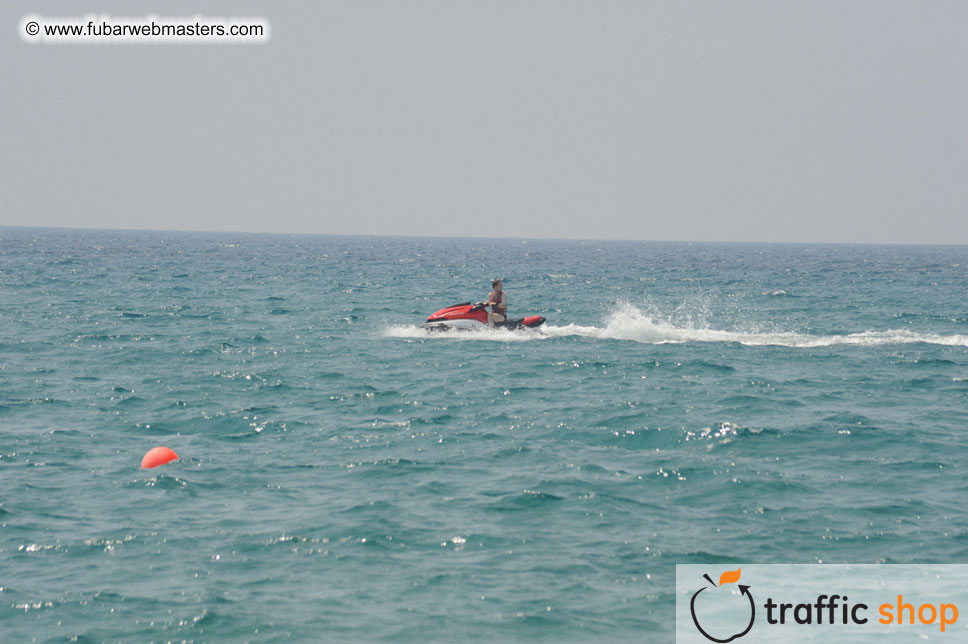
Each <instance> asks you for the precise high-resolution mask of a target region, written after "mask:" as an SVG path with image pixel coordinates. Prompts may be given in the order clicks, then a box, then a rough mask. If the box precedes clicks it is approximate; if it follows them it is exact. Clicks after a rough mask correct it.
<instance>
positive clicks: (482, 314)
mask: <svg viewBox="0 0 968 644" xmlns="http://www.w3.org/2000/svg"><path fill="white" fill-rule="evenodd" d="M484 307H485V304H484V303H483V302H478V303H477V304H471V303H470V302H464V303H462V304H455V305H453V306H448V307H447V308H445V309H440V310H439V311H437V312H436V313H434V314H433V315H431V316H430V317H429V318H427V321H426V322H424V323H423V324H422V325H421V328H424V329H428V330H430V331H450V330H452V329H455V330H463V331H471V330H474V329H486V328H487V311H486V310H485V308H484ZM544 323H545V319H544V316H542V315H529V316H528V317H526V318H511V319H508V320H506V321H504V322H498V323H497V324H495V325H494V326H495V327H496V328H502V329H536V328H538V327H539V326H541V325H542V324H544Z"/></svg>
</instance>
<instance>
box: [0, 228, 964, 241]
mask: <svg viewBox="0 0 968 644" xmlns="http://www.w3.org/2000/svg"><path fill="white" fill-rule="evenodd" d="M3 229H19V230H64V231H71V230H78V231H81V230H83V231H100V232H129V233H137V232H141V233H176V234H191V233H195V234H201V235H217V234H221V235H266V236H269V235H275V236H298V237H372V238H393V239H467V240H477V239H479V240H492V241H498V240H506V241H573V242H582V241H587V242H641V243H663V244H765V245H791V246H796V245H800V246H805V245H813V246H943V247H951V246H959V247H961V246H968V242H966V243H961V242H954V243H952V242H949V243H939V242H858V241H764V240H759V241H745V240H721V239H720V240H716V239H642V238H618V237H536V236H519V237H507V236H496V235H490V236H459V235H402V234H397V233H387V234H375V233H316V232H276V231H252V230H210V229H178V228H116V227H110V226H48V225H42V224H41V225H29V226H25V225H17V224H0V230H3Z"/></svg>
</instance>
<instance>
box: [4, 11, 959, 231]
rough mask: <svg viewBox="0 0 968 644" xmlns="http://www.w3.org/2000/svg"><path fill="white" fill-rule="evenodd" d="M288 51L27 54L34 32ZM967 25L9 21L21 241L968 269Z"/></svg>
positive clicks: (7, 197)
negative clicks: (347, 243)
mask: <svg viewBox="0 0 968 644" xmlns="http://www.w3.org/2000/svg"><path fill="white" fill-rule="evenodd" d="M87 13H97V14H101V13H105V14H110V15H114V16H143V15H147V14H151V13H157V14H161V15H164V16H182V15H193V14H202V15H206V16H245V15H250V16H261V17H264V18H265V19H266V20H268V21H269V22H270V23H271V26H272V35H271V40H270V41H269V42H268V43H267V44H264V45H223V44H212V45H175V44H167V45H120V44H110V45H108V44H101V45H80V44H75V45H49V44H48V45H43V44H28V43H25V42H24V41H23V40H22V39H21V37H20V34H19V32H18V24H19V23H20V21H21V19H22V18H23V16H24V15H26V14H40V15H41V16H80V15H84V14H87ZM966 204H968V3H966V2H962V1H960V0H958V1H955V0H952V1H943V0H939V1H933V2H923V1H920V0H918V1H914V0H911V1H908V2H897V1H891V0H878V1H861V0H857V1H854V0H852V1H846V2H845V1H836V2H834V1H829V0H828V1H824V0H789V1H782V2H778V1H776V0H766V1H753V0H739V1H736V2H721V1H718V0H695V1H673V0H669V1H663V2H655V1H648V0H638V1H634V2H624V1H620V0H603V1H601V2H592V1H584V2H576V1H573V0H546V1H537V0H513V1H506V0H487V1H485V0H479V1H476V2H470V1H466V0H464V1H462V0H440V1H436V2H427V1H422V0H411V1H390V0H383V1H379V2H377V1H366V0H353V1H349V0H347V1H339V2H327V1H306V2H295V1H293V2H244V1H232V2H224V1H219V2H211V1H208V2H206V1H203V0H198V1H195V2H183V1H178V0H174V1H173V0H166V1H165V2H141V1H140V0H123V1H103V0H101V1H99V0H80V1H77V0H74V1H68V2H65V1H56V0H45V1H43V2H40V1H36V0H35V1H33V2H25V1H23V0H5V2H3V3H2V6H0V225H7V226H58V227H85V228H86V227H92V228H133V229H166V230H167V229H172V230H225V231H247V232H248V231H251V232H287V233H324V234H375V235H419V236H425V235H433V236H460V237H520V238H536V237H537V238H592V239H643V240H689V241H763V242H811V243H816V242H847V243H957V244H966V243H968V216H966Z"/></svg>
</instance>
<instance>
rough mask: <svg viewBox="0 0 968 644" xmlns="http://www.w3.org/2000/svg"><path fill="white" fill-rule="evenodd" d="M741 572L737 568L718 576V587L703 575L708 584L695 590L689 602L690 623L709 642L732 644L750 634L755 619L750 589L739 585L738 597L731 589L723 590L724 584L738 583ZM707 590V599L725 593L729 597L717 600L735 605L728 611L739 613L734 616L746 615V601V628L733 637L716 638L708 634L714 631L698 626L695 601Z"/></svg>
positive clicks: (754, 605) (754, 606) (754, 604)
mask: <svg viewBox="0 0 968 644" xmlns="http://www.w3.org/2000/svg"><path fill="white" fill-rule="evenodd" d="M741 570H742V568H737V569H736V570H727V571H726V572H724V573H723V574H721V575H720V576H719V584H718V585H717V584H716V583H715V582H713V580H712V579H711V578H710V577H709V575H706V574H704V575H703V578H705V579H706V581H708V582H709V584H707V585H705V586H703V587H702V588H700V589H699V590H697V591H696V594H694V595H693V596H692V599H691V600H690V601H689V612H690V613H692V623H693V624H694V625H695V626H696V629H697V630H698V631H699V632H700V633H702V636H703V637H705V638H706V639H707V640H709V641H710V642H718V643H719V644H725V643H726V642H732V641H733V640H735V639H737V638H740V637H743V636H744V635H746V634H747V633H749V632H750V629H752V628H753V621H754V620H755V619H756V603H755V602H754V601H753V595H751V594H750V587H749V586H744V585H742V584H739V595H738V596H737V595H735V594H733V592H732V588H725V589H724V588H723V586H725V585H726V584H735V583H736V582H738V581H739V576H740V571H741ZM707 590H708V591H710V592H709V593H707V596H706V597H709V596H710V595H713V594H719V593H723V594H726V593H728V595H729V596H728V597H719V599H720V600H725V601H728V602H730V603H735V604H736V605H735V606H730V609H729V610H731V611H739V612H736V613H733V614H736V615H745V614H746V610H747V608H746V603H747V601H749V614H750V620H749V624H747V626H746V628H745V629H744V630H742V631H741V632H739V633H736V634H734V635H729V636H723V637H716V636H713V635H710V634H709V632H708V631H709V630H714V629H708V630H707V629H705V628H703V626H702V624H700V620H699V616H698V615H696V599H697V598H698V597H699V596H700V595H701V594H702V593H703V592H704V591H707ZM744 596H745V599H744ZM717 635H722V634H721V633H717Z"/></svg>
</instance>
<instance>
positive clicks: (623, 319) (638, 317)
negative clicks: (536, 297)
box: [384, 304, 968, 349]
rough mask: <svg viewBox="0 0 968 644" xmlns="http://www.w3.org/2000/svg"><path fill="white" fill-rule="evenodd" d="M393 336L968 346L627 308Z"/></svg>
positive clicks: (898, 332)
mask: <svg viewBox="0 0 968 644" xmlns="http://www.w3.org/2000/svg"><path fill="white" fill-rule="evenodd" d="M384 335H385V336H387V337H394V338H423V339H446V340H457V341H468V340H485V341H496V342H527V341H531V340H543V339H548V338H563V337H572V336H579V337H586V338H596V339H601V340H628V341H631V342H641V343H645V344H680V343H695V342H720V343H736V344H743V345H747V346H781V347H794V348H805V349H811V348H819V347H832V346H862V347H873V346H883V345H892V344H917V343H924V344H936V345H943V346H951V347H968V335H941V334H937V333H919V332H916V331H911V330H909V329H889V330H887V331H862V332H858V333H845V334H833V335H810V334H804V333H796V332H787V331H779V332H743V331H725V330H720V329H712V328H708V327H694V326H682V325H676V324H673V323H670V322H666V321H663V320H661V319H658V318H657V317H653V316H651V315H649V314H646V313H644V312H643V311H641V310H640V309H638V308H637V307H635V306H632V305H628V304H624V305H620V306H618V307H616V309H615V310H613V311H612V312H611V313H610V314H609V315H608V316H607V317H606V318H605V322H604V325H603V326H585V325H580V324H568V325H565V326H555V325H549V324H546V325H544V326H542V327H540V328H539V329H534V330H532V329H521V330H517V331H508V330H506V329H482V330H480V331H458V332H440V331H427V330H426V329H422V328H420V327H418V326H414V325H396V326H390V327H387V329H386V331H385V333H384Z"/></svg>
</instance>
